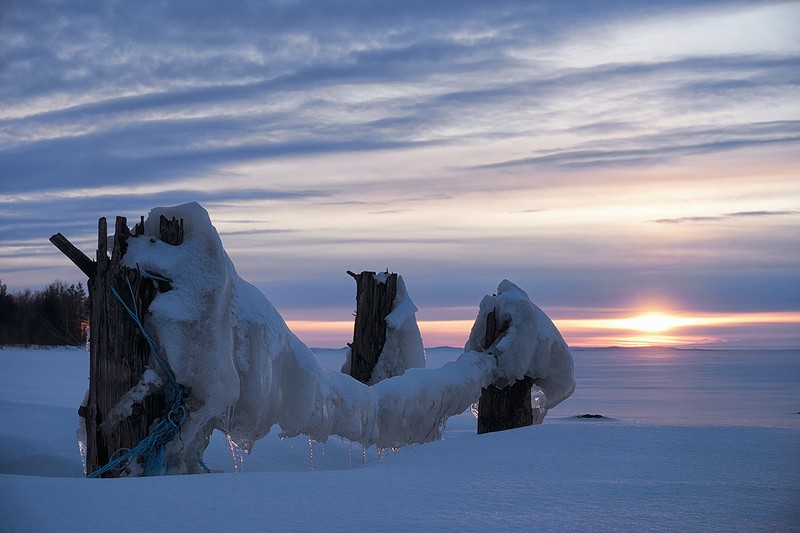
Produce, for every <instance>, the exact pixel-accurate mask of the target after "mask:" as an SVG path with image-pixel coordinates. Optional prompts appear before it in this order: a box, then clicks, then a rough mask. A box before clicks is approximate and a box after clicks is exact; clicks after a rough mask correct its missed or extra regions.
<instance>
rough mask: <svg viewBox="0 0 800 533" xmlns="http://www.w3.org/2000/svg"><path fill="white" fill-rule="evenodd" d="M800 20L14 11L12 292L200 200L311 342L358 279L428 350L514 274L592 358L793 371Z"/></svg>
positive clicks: (752, 6)
mask: <svg viewBox="0 0 800 533" xmlns="http://www.w3.org/2000/svg"><path fill="white" fill-rule="evenodd" d="M798 154H800V3H798V2H757V3H756V2H703V1H692V2H680V1H676V2H598V1H585V2H555V1H553V2H528V1H519V2H482V1H481V2H477V1H476V2H450V1H436V2H432V1H427V0H426V1H403V2H338V1H331V2H306V1H297V2H294V1H289V0H281V1H275V2H255V1H253V2H242V1H227V2H218V1H205V2H204V1H193V2H131V1H114V0H98V1H95V2H92V1H89V2H80V3H78V2H67V1H35V0H7V1H4V2H3V3H2V4H1V5H0V183H1V184H2V185H1V186H0V279H2V282H3V283H5V284H6V285H8V287H9V289H10V290H12V291H15V290H21V289H24V288H26V287H30V288H40V287H42V286H44V285H46V284H48V283H50V282H51V281H53V280H54V279H56V278H58V279H61V280H64V281H67V282H70V283H71V282H77V281H82V278H81V275H80V272H79V271H78V269H77V268H76V267H74V266H73V265H72V264H71V263H70V262H69V261H68V260H67V259H66V258H65V257H64V256H63V255H61V253H60V252H58V251H57V250H56V249H55V248H54V247H53V246H52V245H51V244H50V243H49V242H48V238H49V237H50V235H52V234H53V233H56V232H62V233H64V235H65V236H67V237H68V238H69V239H70V240H71V241H72V242H73V243H75V244H76V245H77V246H79V247H80V248H81V249H83V250H84V251H85V252H86V253H87V254H89V255H91V254H93V253H94V252H93V250H94V248H95V246H96V232H97V230H96V224H97V218H98V217H100V216H106V217H109V218H113V217H114V216H116V215H124V216H127V217H128V218H129V221H131V222H133V221H135V220H138V217H139V216H140V215H146V214H147V212H148V211H149V210H150V208H152V207H155V206H169V205H176V204H181V203H185V202H189V201H197V202H200V203H201V204H202V205H203V206H204V207H205V208H206V209H207V210H208V211H209V213H210V215H211V219H212V221H213V222H214V225H215V226H216V228H217V230H218V231H219V233H220V235H221V237H222V240H223V243H224V245H225V247H226V249H227V251H228V253H229V254H230V256H231V258H232V259H233V262H234V263H235V265H236V268H237V271H238V272H239V274H240V275H241V276H242V277H243V278H245V279H247V280H248V281H250V282H251V283H253V284H254V285H256V286H257V287H259V288H260V289H261V290H262V291H263V292H264V293H265V294H266V295H267V297H268V298H269V299H270V300H271V301H272V303H273V304H274V305H275V306H276V307H277V308H278V310H279V311H280V312H281V313H282V314H283V316H284V317H285V318H286V319H287V321H289V323H290V326H291V327H292V328H293V330H294V331H295V332H296V333H298V335H299V336H300V337H301V339H303V340H304V341H306V342H307V343H308V344H311V345H313V346H342V345H344V343H345V342H347V341H349V340H350V336H351V335H352V318H353V317H352V313H353V310H354V306H355V283H353V280H352V278H350V277H349V276H348V275H347V274H346V271H347V270H353V271H361V270H385V269H389V270H391V271H394V272H398V273H400V274H402V275H403V277H404V278H405V281H406V285H407V287H408V290H409V292H410V294H411V296H412V298H413V299H414V301H415V302H416V304H417V307H419V313H418V315H417V316H418V319H419V320H420V322H421V329H422V332H423V337H424V339H425V343H426V345H428V346H437V345H444V344H447V345H454V346H458V345H463V344H464V341H465V340H466V338H467V335H468V333H469V327H470V325H471V322H472V320H473V319H474V318H475V315H476V313H477V306H478V304H479V302H480V300H481V298H482V297H483V295H485V294H487V293H492V292H493V291H494V290H495V289H496V288H497V285H498V284H499V282H500V281H502V280H503V279H504V278H508V279H509V280H511V281H513V282H514V283H516V284H517V285H519V286H520V287H521V288H523V289H524V290H525V291H527V292H528V294H529V295H530V297H531V299H532V301H533V302H535V303H536V304H537V305H539V306H540V307H541V308H542V309H543V310H544V311H545V312H546V313H547V314H548V315H549V316H550V317H551V318H553V320H554V321H555V323H556V325H558V326H559V329H560V330H561V331H562V333H563V335H564V337H565V338H566V340H567V341H568V342H569V343H570V344H571V345H573V346H596V345H610V344H616V345H635V344H686V343H690V344H694V343H700V344H707V345H710V346H790V347H798V346H800V175H799V174H800V155H798Z"/></svg>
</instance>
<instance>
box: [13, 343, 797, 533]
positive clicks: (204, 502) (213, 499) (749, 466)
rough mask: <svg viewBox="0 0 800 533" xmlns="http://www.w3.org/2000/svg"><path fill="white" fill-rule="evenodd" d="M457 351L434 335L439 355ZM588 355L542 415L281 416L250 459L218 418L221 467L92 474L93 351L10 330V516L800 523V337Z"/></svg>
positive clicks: (558, 524) (211, 454)
mask: <svg viewBox="0 0 800 533" xmlns="http://www.w3.org/2000/svg"><path fill="white" fill-rule="evenodd" d="M315 352H316V354H317V356H318V357H319V359H320V360H322V361H323V362H324V363H325V365H326V366H328V367H329V368H334V369H338V368H339V367H341V365H342V362H343V360H344V352H343V351H342V350H315ZM460 353H461V350H456V349H451V348H436V349H432V350H428V365H427V366H428V367H433V368H435V367H438V366H441V365H442V364H443V363H444V362H446V361H448V360H453V359H455V358H456V357H457V356H458V355H459V354H460ZM573 356H574V359H575V373H576V381H577V388H576V390H575V393H574V394H573V396H572V397H570V398H568V399H567V400H565V401H564V402H563V403H562V404H560V405H559V406H557V407H556V408H554V409H552V410H551V411H550V413H549V414H548V416H547V418H546V419H545V421H544V424H543V425H541V426H534V427H530V428H524V429H518V430H513V431H506V432H502V433H494V434H488V435H481V436H478V435H476V434H475V425H476V422H475V419H474V418H473V417H472V415H471V414H470V413H469V411H467V412H466V413H464V414H462V415H459V416H456V417H453V418H451V419H450V420H449V421H448V424H447V429H446V432H445V439H444V440H443V441H440V442H433V443H429V444H424V445H416V446H410V447H405V448H403V449H401V450H400V451H399V452H397V453H394V452H392V451H391V450H386V451H385V452H382V453H381V455H382V457H379V454H378V451H377V450H376V449H375V448H374V447H373V448H371V449H369V450H367V451H366V455H365V456H364V455H362V448H361V445H360V444H355V445H351V444H350V443H349V442H347V441H342V440H341V439H339V438H338V437H332V438H331V439H329V440H328V442H327V443H326V444H324V445H323V444H321V443H318V442H315V443H312V444H311V446H309V442H308V441H307V439H305V438H303V437H302V436H300V437H295V438H293V439H285V440H284V441H281V440H280V439H279V438H278V436H277V428H275V429H274V430H273V432H272V433H270V434H269V435H268V436H267V437H266V438H264V439H262V440H260V441H258V442H257V443H256V445H255V448H254V450H253V453H252V455H249V456H245V457H244V458H243V460H242V461H243V464H241V468H240V470H241V472H239V473H236V472H235V470H236V467H235V464H240V463H235V461H234V457H233V456H232V453H231V449H230V447H229V446H228V443H227V440H226V439H225V437H224V435H222V434H220V433H219V432H216V433H214V435H213V438H212V442H211V445H210V446H209V448H208V450H207V452H206V454H205V459H206V462H207V463H208V465H209V466H210V467H211V468H212V469H214V470H218V471H221V473H217V474H211V475H193V476H168V477H159V478H129V479H116V480H108V479H97V480H95V479H84V478H82V466H81V460H80V455H79V453H78V448H77V445H76V439H75V428H76V427H77V425H78V416H77V407H78V405H79V404H80V402H81V400H82V399H83V395H84V391H85V388H86V385H87V361H88V356H87V354H86V353H85V352H84V351H83V350H79V349H66V348H63V349H53V350H35V349H28V350H25V349H15V348H6V349H3V350H0V530H2V531H109V530H114V531H168V530H169V531H189V530H203V531H223V530H239V531H241V530H245V531H249V530H258V531H365V530H381V531H407V530H445V531H488V530H499V531H503V530H509V531H510V530H515V531H584V530H628V531H637V530H662V531H690V530H691V531H745V530H746V531H800V414H798V411H800V387H798V385H799V384H800V350H749V351H748V350H740V351H737V350H720V351H713V350H676V349H667V348H638V349H634V348H628V349H574V350H573ZM583 413H599V414H602V415H605V416H606V417H607V418H604V419H579V418H576V417H575V415H578V414H583ZM364 457H365V458H366V459H364Z"/></svg>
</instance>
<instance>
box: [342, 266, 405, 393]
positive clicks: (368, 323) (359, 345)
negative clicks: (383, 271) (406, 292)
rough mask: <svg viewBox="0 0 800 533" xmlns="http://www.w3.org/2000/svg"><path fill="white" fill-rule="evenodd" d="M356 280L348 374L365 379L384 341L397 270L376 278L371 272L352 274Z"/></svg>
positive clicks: (368, 377)
mask: <svg viewBox="0 0 800 533" xmlns="http://www.w3.org/2000/svg"><path fill="white" fill-rule="evenodd" d="M347 273H348V274H350V275H351V276H352V277H353V278H354V279H355V280H356V320H355V325H354V326H353V342H352V343H351V344H348V346H350V375H351V376H352V377H354V378H355V379H357V380H358V381H360V382H362V383H367V382H369V380H370V378H371V377H372V371H373V370H374V369H375V365H376V364H377V362H378V357H380V355H381V352H382V351H383V345H384V344H385V343H386V320H385V319H386V316H387V315H388V314H389V313H391V312H392V305H394V299H395V296H396V293H397V274H388V272H387V275H386V281H385V282H384V283H381V282H378V280H377V277H376V274H375V272H368V271H364V272H362V273H361V274H354V273H353V272H350V271H349V270H348V271H347Z"/></svg>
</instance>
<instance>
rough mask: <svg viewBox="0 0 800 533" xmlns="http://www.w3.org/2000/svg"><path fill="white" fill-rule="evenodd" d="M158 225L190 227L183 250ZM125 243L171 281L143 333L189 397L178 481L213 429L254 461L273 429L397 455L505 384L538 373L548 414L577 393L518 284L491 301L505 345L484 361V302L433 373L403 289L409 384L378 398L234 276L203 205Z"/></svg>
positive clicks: (177, 456) (397, 357)
mask: <svg viewBox="0 0 800 533" xmlns="http://www.w3.org/2000/svg"><path fill="white" fill-rule="evenodd" d="M161 215H164V216H166V217H167V218H171V217H177V218H182V219H183V220H184V240H183V243H182V244H181V245H180V246H169V245H167V244H165V243H163V242H161V241H160V240H158V239H157V238H156V235H157V234H158V221H159V218H160V216H161ZM128 242H129V248H128V252H127V254H126V255H125V261H126V263H127V264H128V265H129V266H131V267H135V266H136V265H138V266H139V267H140V268H141V269H144V270H147V271H149V272H155V273H158V274H159V275H160V276H163V277H166V278H168V279H170V280H172V287H173V288H172V290H170V291H169V292H164V293H160V294H158V295H157V296H156V298H155V299H154V301H153V303H152V304H151V306H150V314H149V317H148V319H147V321H146V323H145V327H146V328H147V329H148V331H149V332H150V333H151V335H153V336H154V337H155V338H156V339H157V342H158V343H159V344H160V346H161V347H162V349H163V353H164V355H165V356H166V358H167V360H168V361H169V364H170V366H171V367H172V370H173V371H174V373H175V376H176V379H177V381H178V382H179V383H181V384H183V385H185V386H186V387H190V388H191V392H192V394H191V397H190V398H189V400H188V401H187V409H188V411H189V414H188V417H187V418H186V420H185V422H184V424H183V426H182V427H181V438H180V439H173V441H171V442H170V443H169V444H168V446H167V450H166V456H165V464H169V465H171V466H170V470H169V472H170V473H182V472H199V471H200V470H201V467H200V460H201V458H202V453H203V452H204V450H205V448H206V447H207V445H208V441H209V437H210V435H211V433H212V431H213V430H214V429H219V430H221V431H223V432H224V433H225V434H227V435H228V436H229V438H230V439H231V441H232V442H233V443H235V444H236V446H238V447H239V448H241V449H243V450H246V451H249V450H250V449H251V448H252V446H253V444H254V443H255V441H256V440H258V439H260V438H261V437H263V436H264V435H266V434H267V433H268V432H269V431H270V429H271V428H272V427H273V426H274V425H275V424H278V425H279V426H280V428H281V430H282V434H284V435H288V436H293V435H298V434H306V435H308V436H310V437H311V438H313V439H315V440H318V441H322V442H324V441H325V440H326V439H327V438H328V437H329V436H330V435H341V436H343V437H346V438H348V439H350V440H353V441H358V442H360V443H362V444H363V445H365V446H370V445H377V446H378V447H381V448H388V447H398V446H403V445H407V444H412V443H422V442H428V441H431V440H436V439H438V438H440V437H441V435H442V431H443V429H444V423H445V421H446V420H447V418H448V417H450V416H453V415H456V414H459V413H461V412H463V411H464V410H465V409H466V408H468V407H469V406H470V404H472V403H473V402H474V401H476V400H477V398H478V397H479V396H480V394H481V389H482V388H483V387H486V386H487V385H489V384H490V383H496V382H497V381H498V380H501V381H503V380H511V379H513V377H514V376H516V375H518V374H519V375H524V374H526V373H528V372H531V374H529V375H531V377H533V378H534V379H536V380H537V381H536V383H537V385H538V386H539V387H540V388H541V390H542V391H543V392H544V393H545V394H546V395H547V401H546V406H547V407H551V406H553V405H555V404H556V403H558V402H559V401H561V400H563V399H564V398H566V397H567V396H568V395H569V393H570V392H571V390H572V389H571V387H574V381H572V382H571V383H572V385H568V383H567V381H569V380H568V379H567V378H569V379H571V378H572V375H571V371H572V361H571V358H570V359H569V365H567V364H566V360H565V357H567V356H569V351H568V350H567V349H566V345H565V344H563V340H562V339H561V337H560V335H558V332H557V331H556V330H555V327H554V326H553V325H552V323H551V322H550V321H549V319H547V317H546V316H545V315H544V313H542V312H541V311H540V310H538V308H536V307H535V306H532V305H533V304H530V302H529V301H528V300H527V296H525V294H524V293H523V292H522V291H521V290H519V289H518V288H516V287H515V286H513V284H511V283H509V282H503V284H501V290H500V291H499V293H498V296H496V297H487V298H488V299H491V298H494V299H495V300H497V301H495V302H494V303H493V304H492V305H495V306H497V307H498V309H500V313H501V314H502V313H505V314H504V315H502V316H508V319H509V320H510V322H511V326H510V328H509V331H508V332H507V334H506V335H504V336H503V337H501V338H500V339H499V341H498V342H497V343H496V344H495V345H493V346H492V347H490V348H489V349H487V350H484V349H483V347H482V346H480V345H479V344H475V343H473V336H474V335H476V330H477V329H480V327H481V326H480V324H479V323H480V322H481V320H482V319H483V320H485V313H484V307H485V306H484V303H486V305H487V306H488V305H489V303H487V302H488V301H489V300H487V299H485V300H484V302H483V303H482V304H481V311H480V313H479V315H478V319H477V321H476V324H475V327H474V328H473V334H472V335H471V336H470V342H468V343H467V347H466V349H465V352H464V353H463V354H462V355H461V356H460V357H459V358H458V359H457V360H456V361H453V362H450V363H447V364H446V365H444V366H443V367H441V368H439V369H435V370H431V369H423V368H410V367H413V366H422V365H423V364H424V352H422V351H421V346H422V342H421V339H420V338H419V330H418V329H417V328H416V321H415V319H414V318H413V317H414V312H415V310H416V308H415V307H414V305H413V303H412V302H411V300H410V298H408V295H407V292H406V291H405V287H404V285H403V287H402V296H401V294H400V291H398V296H399V298H398V303H396V305H395V306H394V307H393V310H392V312H391V314H390V315H389V317H387V324H388V325H389V332H390V333H389V335H390V336H393V338H394V340H392V341H391V343H390V342H389V339H387V348H385V349H384V352H385V353H386V354H389V355H390V357H388V358H387V361H388V363H390V364H387V365H386V368H385V369H384V370H382V372H385V373H392V374H394V373H396V372H399V370H398V368H399V367H401V366H402V367H405V368H404V369H403V370H404V373H402V375H395V376H394V377H390V378H388V379H384V380H382V381H380V382H379V383H376V384H375V385H374V386H371V387H370V386H367V385H364V384H362V383H360V382H358V381H356V380H355V379H353V378H351V377H350V376H348V375H346V374H342V373H340V372H337V371H331V370H329V369H327V368H326V367H325V366H323V365H321V364H320V363H319V361H318V360H317V359H316V357H315V356H314V354H313V353H312V352H311V350H310V349H309V348H308V347H306V346H305V345H304V344H303V343H302V342H300V340H299V339H298V338H297V337H296V336H295V335H294V334H293V333H292V332H291V331H289V329H288V328H287V326H286V324H285V322H284V320H283V318H282V317H281V316H280V314H279V313H278V312H277V311H276V310H275V308H274V307H273V306H272V304H271V303H270V302H269V301H268V300H267V299H266V297H265V296H264V295H263V294H262V293H261V292H260V291H258V289H256V288H255V287H254V286H252V285H250V284H249V283H247V282H246V281H244V280H243V279H241V278H240V277H239V276H238V275H237V273H236V270H235V268H234V266H233V264H232V262H231V260H230V259H229V257H228V255H227V254H226V253H225V250H224V249H223V247H222V243H221V241H220V239H219V235H218V234H217V232H216V230H215V229H214V227H213V226H212V224H211V221H210V219H209V217H208V213H207V212H206V211H205V210H204V209H203V208H202V207H201V206H200V205H198V204H196V203H192V204H185V205H182V206H178V207H173V208H156V209H153V210H152V211H151V213H150V215H149V217H148V219H147V221H146V222H145V231H144V234H143V235H142V236H139V237H136V238H131V239H130V240H129V241H128ZM526 302H527V305H528V306H532V307H526ZM482 317H483V318H482ZM412 320H413V324H412ZM518 321H527V322H530V323H525V324H519V323H518ZM537 328H541V329H542V331H539V329H537ZM392 332H394V333H392ZM559 342H560V343H561V344H559ZM561 345H563V347H562V346H561ZM387 350H389V351H387ZM410 354H411V355H410ZM398 361H399V363H398Z"/></svg>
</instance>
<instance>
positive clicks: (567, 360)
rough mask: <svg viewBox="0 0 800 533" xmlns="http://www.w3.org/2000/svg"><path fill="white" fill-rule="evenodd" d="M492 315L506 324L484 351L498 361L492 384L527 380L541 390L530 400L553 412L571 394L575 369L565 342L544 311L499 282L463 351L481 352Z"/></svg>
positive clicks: (507, 283)
mask: <svg viewBox="0 0 800 533" xmlns="http://www.w3.org/2000/svg"><path fill="white" fill-rule="evenodd" d="M492 311H495V313H496V320H497V322H498V323H500V324H503V323H507V324H508V330H507V331H506V332H505V334H504V335H503V336H502V337H501V338H500V339H499V340H498V341H497V342H496V343H495V344H494V345H492V346H491V347H489V349H488V350H487V351H488V352H489V353H491V354H493V355H495V356H496V357H497V377H496V379H495V381H494V385H496V386H497V387H499V388H503V387H504V386H506V385H509V384H512V383H514V382H515V381H516V380H518V379H522V378H523V377H525V376H530V377H531V378H533V383H534V385H535V387H536V388H538V389H540V391H537V390H536V388H534V389H533V391H532V396H538V397H539V400H538V403H539V404H540V405H541V407H542V408H543V409H552V408H553V407H555V406H556V405H558V404H559V403H561V402H562V401H564V400H565V399H566V398H568V397H569V396H570V395H571V394H572V392H573V391H574V390H575V370H574V365H573V361H572V353H570V351H569V348H568V347H567V343H566V342H565V341H564V338H563V337H562V336H561V333H559V331H558V329H557V328H556V326H555V325H554V324H553V322H552V321H551V320H550V318H549V317H548V316H547V315H546V314H545V313H544V311H542V310H541V309H539V308H538V307H537V306H536V305H535V304H533V303H532V302H531V301H530V298H528V295H527V294H526V293H525V291H523V290H522V289H520V288H519V287H517V286H516V285H514V284H513V283H511V282H510V281H508V280H503V282H502V283H500V286H499V287H498V288H497V294H495V295H492V296H485V297H484V298H483V301H481V305H480V310H479V312H478V318H477V319H476V320H475V323H474V324H473V326H472V331H471V332H470V335H469V340H468V341H467V344H466V346H465V347H464V350H465V351H471V350H474V351H481V350H482V346H483V339H484V335H485V332H486V317H487V316H488V314H489V313H490V312H492ZM542 395H543V396H544V397H545V399H544V401H542V399H541V396H542ZM534 403H536V402H534Z"/></svg>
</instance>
